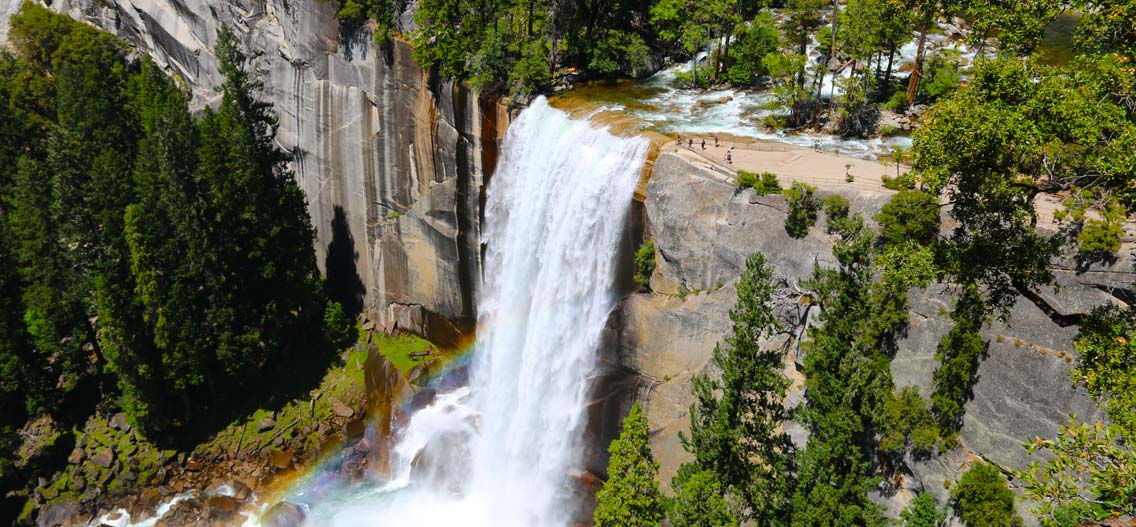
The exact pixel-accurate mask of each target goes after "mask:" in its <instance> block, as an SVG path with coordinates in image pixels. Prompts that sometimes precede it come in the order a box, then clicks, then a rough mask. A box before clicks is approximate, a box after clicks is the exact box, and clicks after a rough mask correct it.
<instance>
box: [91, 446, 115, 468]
mask: <svg viewBox="0 0 1136 527" xmlns="http://www.w3.org/2000/svg"><path fill="white" fill-rule="evenodd" d="M91 463H94V464H95V465H98V466H100V467H102V468H110V467H111V465H113V464H114V450H111V449H110V448H109V447H108V448H103V449H101V450H99V451H98V452H96V453H95V455H93V456H91Z"/></svg>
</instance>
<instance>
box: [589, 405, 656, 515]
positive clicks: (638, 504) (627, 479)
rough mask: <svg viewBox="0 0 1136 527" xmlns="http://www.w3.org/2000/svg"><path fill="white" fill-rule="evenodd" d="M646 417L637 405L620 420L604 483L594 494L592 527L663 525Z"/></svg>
mask: <svg viewBox="0 0 1136 527" xmlns="http://www.w3.org/2000/svg"><path fill="white" fill-rule="evenodd" d="M647 433H648V428H647V416H646V415H644V414H643V411H642V410H641V409H640V408H639V403H635V405H634V406H632V407H631V411H630V412H629V413H628V414H627V417H626V418H624V419H623V431H622V432H620V434H619V439H616V440H614V441H612V442H611V446H610V448H609V449H608V451H609V452H610V453H611V460H610V461H609V462H608V480H607V482H606V483H604V485H603V488H601V489H600V491H599V492H597V493H596V511H595V524H596V527H657V526H659V525H661V524H662V523H663V495H662V493H661V492H660V491H659V482H658V480H657V477H658V473H659V463H658V462H656V461H655V458H654V456H653V455H652V454H651V445H650V444H649V443H648V441H647Z"/></svg>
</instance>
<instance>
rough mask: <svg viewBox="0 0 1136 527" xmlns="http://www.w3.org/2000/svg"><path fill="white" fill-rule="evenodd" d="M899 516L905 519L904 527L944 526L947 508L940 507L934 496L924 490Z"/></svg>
mask: <svg viewBox="0 0 1136 527" xmlns="http://www.w3.org/2000/svg"><path fill="white" fill-rule="evenodd" d="M899 518H900V519H901V520H903V527H943V525H945V524H946V521H947V509H946V508H940V507H939V504H938V503H936V502H935V497H934V496H932V495H930V494H928V493H926V492H922V493H920V494H919V495H918V496H915V499H913V500H911V503H908V504H907V508H905V509H903V512H901V513H900V514H899Z"/></svg>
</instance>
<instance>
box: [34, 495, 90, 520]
mask: <svg viewBox="0 0 1136 527" xmlns="http://www.w3.org/2000/svg"><path fill="white" fill-rule="evenodd" d="M80 521H82V506H81V505H80V504H79V502H78V501H76V500H74V499H72V498H62V499H59V500H55V501H53V502H51V503H48V504H47V505H46V506H44V507H43V509H41V510H40V513H39V516H38V517H37V518H36V527H63V526H65V525H72V524H74V523H76V522H80Z"/></svg>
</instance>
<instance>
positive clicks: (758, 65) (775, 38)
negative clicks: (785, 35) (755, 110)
mask: <svg viewBox="0 0 1136 527" xmlns="http://www.w3.org/2000/svg"><path fill="white" fill-rule="evenodd" d="M735 38H736V41H735V42H734V43H733V47H731V48H730V66H729V67H728V68H727V70H726V78H727V79H728V80H729V81H730V84H733V85H734V86H738V87H741V88H746V87H749V86H753V85H754V84H756V83H757V82H758V81H759V80H760V79H761V78H762V77H764V76H766V75H768V74H769V71H768V70H767V69H766V68H765V64H764V63H763V60H764V59H765V56H766V55H769V54H770V53H776V52H777V50H778V48H779V47H780V45H781V34H780V32H778V31H777V26H776V23H775V21H774V20H773V15H771V14H769V13H765V12H763V13H761V14H759V15H758V16H757V17H756V18H754V19H753V21H751V22H750V23H749V25H748V26H743V27H742V28H741V29H740V30H739V31H738V33H737V35H736V37H735Z"/></svg>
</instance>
